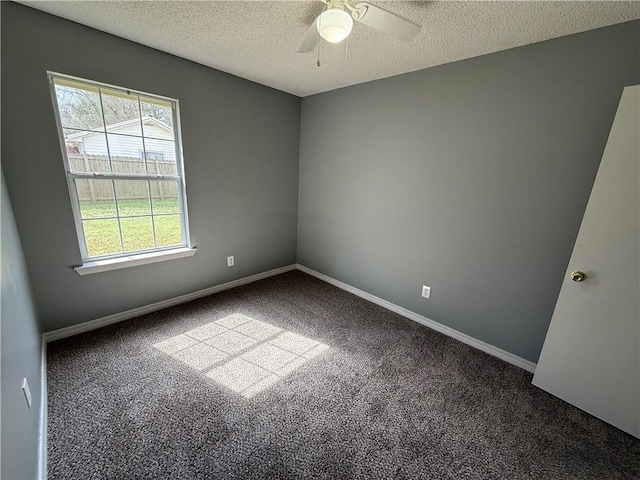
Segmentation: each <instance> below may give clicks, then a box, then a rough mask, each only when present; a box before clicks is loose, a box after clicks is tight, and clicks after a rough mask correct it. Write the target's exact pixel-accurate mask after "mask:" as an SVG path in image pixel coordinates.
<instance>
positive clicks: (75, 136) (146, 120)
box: [65, 115, 173, 140]
mask: <svg viewBox="0 0 640 480" xmlns="http://www.w3.org/2000/svg"><path fill="white" fill-rule="evenodd" d="M136 123H140V119H139V118H133V119H131V120H125V121H123V122H118V123H112V124H111V125H107V132H110V133H113V131H114V130H119V129H122V128H126V127H129V126H131V125H135V124H136ZM142 123H143V124H144V125H153V126H156V127H159V128H162V129H164V130H166V131H167V132H169V133H173V129H172V128H171V126H169V125H167V124H166V123H164V122H161V121H160V120H158V119H157V118H154V117H150V116H148V115H147V116H144V117H142ZM100 133H104V132H102V131H82V132H77V133H72V134H71V135H67V136H65V140H81V139H83V138H85V137H89V136H92V135H98V134H100Z"/></svg>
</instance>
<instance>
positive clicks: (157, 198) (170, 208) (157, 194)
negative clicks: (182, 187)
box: [151, 180, 180, 214]
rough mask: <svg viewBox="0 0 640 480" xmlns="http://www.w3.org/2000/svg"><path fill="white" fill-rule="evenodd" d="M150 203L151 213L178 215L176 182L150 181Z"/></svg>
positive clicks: (178, 205)
mask: <svg viewBox="0 0 640 480" xmlns="http://www.w3.org/2000/svg"><path fill="white" fill-rule="evenodd" d="M151 202H152V203H153V213H154V214H157V213H180V204H179V203H178V182H177V181H175V180H152V181H151Z"/></svg>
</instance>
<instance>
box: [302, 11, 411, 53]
mask: <svg viewBox="0 0 640 480" xmlns="http://www.w3.org/2000/svg"><path fill="white" fill-rule="evenodd" d="M321 1H322V2H323V3H326V6H325V8H324V10H323V11H322V13H321V14H320V15H318V16H317V17H316V19H315V20H314V21H313V24H312V25H311V27H310V28H309V30H308V31H307V34H306V35H305V37H304V39H303V40H302V44H301V45H300V48H299V49H298V53H305V52H310V51H312V50H313V49H314V48H315V46H316V45H317V43H318V41H319V40H320V38H324V39H325V40H326V41H327V42H330V43H339V42H341V41H342V40H344V39H345V38H347V37H348V36H349V34H350V33H351V29H352V28H353V20H355V21H356V22H360V23H364V24H365V25H367V26H369V27H371V28H374V29H376V30H378V31H380V32H383V33H386V34H387V35H389V36H391V37H394V38H397V39H398V40H401V41H403V42H409V41H411V40H413V39H414V38H415V37H416V36H417V35H418V33H420V26H419V25H416V24H415V23H413V22H410V21H409V20H405V19H404V18H401V17H399V16H397V15H394V14H393V13H391V12H388V11H386V10H384V9H382V8H380V7H376V6H375V5H371V4H370V3H368V2H358V3H356V4H353V5H352V4H351V3H349V2H348V1H347V0H321Z"/></svg>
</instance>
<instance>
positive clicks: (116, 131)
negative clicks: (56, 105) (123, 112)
mask: <svg viewBox="0 0 640 480" xmlns="http://www.w3.org/2000/svg"><path fill="white" fill-rule="evenodd" d="M142 125H143V128H144V141H143V139H142V135H141V128H140V118H134V119H131V120H126V121H124V122H119V123H114V124H111V125H108V126H107V137H108V140H105V134H104V133H103V132H89V131H83V132H78V133H73V134H71V135H67V136H66V137H65V143H66V145H67V153H69V154H71V155H73V154H86V155H87V156H105V157H106V156H107V155H108V154H111V157H112V158H114V157H126V158H132V159H134V158H135V159H142V158H144V152H145V151H146V153H147V155H146V158H147V159H148V160H165V161H170V162H175V158H176V153H175V143H174V140H173V138H174V137H173V129H172V128H171V127H170V126H169V125H167V124H165V123H163V122H161V121H160V120H158V119H157V118H153V117H149V116H146V117H143V118H142ZM107 141H108V149H107Z"/></svg>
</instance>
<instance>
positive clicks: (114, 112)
mask: <svg viewBox="0 0 640 480" xmlns="http://www.w3.org/2000/svg"><path fill="white" fill-rule="evenodd" d="M55 88H56V97H57V99H58V108H59V110H60V119H61V120H62V126H63V127H65V128H76V129H82V130H95V129H102V128H103V126H104V123H105V122H106V124H107V126H109V125H113V124H114V123H120V122H124V121H127V120H133V119H137V118H140V114H142V117H153V118H156V119H157V120H159V121H161V122H163V123H164V124H166V125H169V126H170V127H171V126H173V121H172V113H171V107H170V106H169V104H167V105H162V104H160V103H159V102H156V101H155V100H151V99H149V98H145V97H140V96H138V95H134V94H125V93H124V92H122V93H121V92H116V91H102V89H101V91H100V93H99V91H98V90H97V89H95V90H93V89H82V88H75V87H69V86H66V85H56V87H55ZM101 100H102V101H101ZM103 111H104V121H103Z"/></svg>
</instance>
